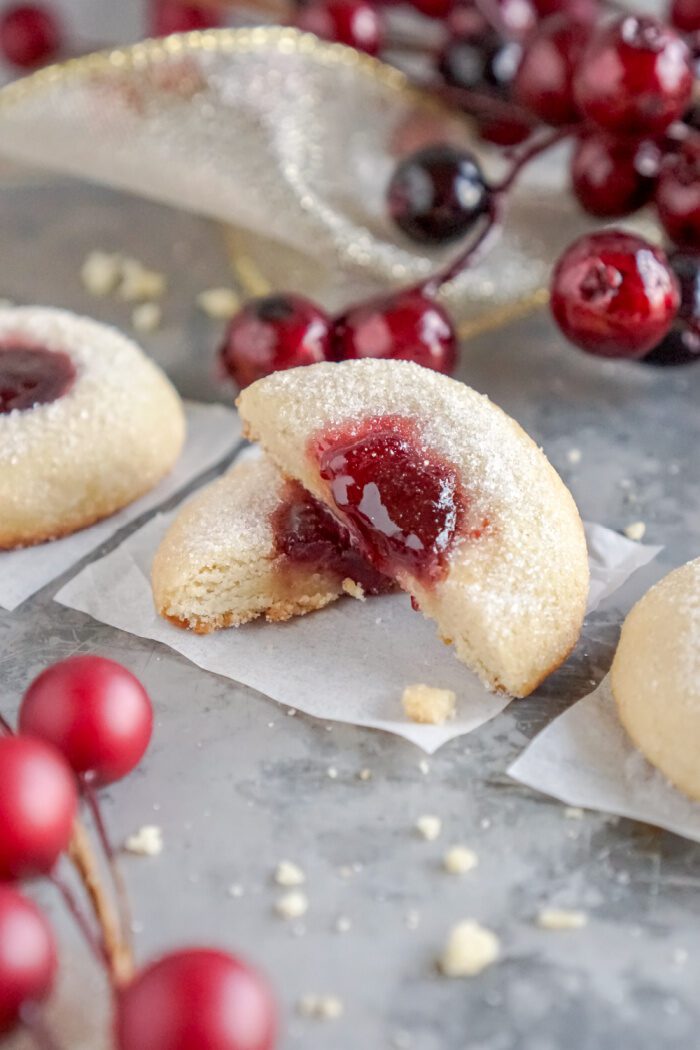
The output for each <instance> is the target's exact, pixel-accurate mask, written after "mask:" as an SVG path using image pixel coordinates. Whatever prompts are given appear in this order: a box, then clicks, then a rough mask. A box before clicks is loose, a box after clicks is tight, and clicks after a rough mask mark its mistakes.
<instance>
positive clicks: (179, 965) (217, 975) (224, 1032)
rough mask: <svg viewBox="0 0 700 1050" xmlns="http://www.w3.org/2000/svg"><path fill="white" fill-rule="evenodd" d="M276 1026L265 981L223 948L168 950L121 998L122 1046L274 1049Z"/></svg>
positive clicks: (130, 1049)
mask: <svg viewBox="0 0 700 1050" xmlns="http://www.w3.org/2000/svg"><path fill="white" fill-rule="evenodd" d="M276 1030H277V1022H276V1011H275V1007H274V1003H273V1000H272V996H271V994H270V992H269V990H268V988H267V985H266V984H265V982H264V981H263V980H262V978H261V977H259V976H258V974H257V973H255V971H254V970H251V969H250V968H249V967H248V966H247V965H246V964H245V963H243V962H241V961H240V960H239V959H236V958H234V957H233V956H230V955H226V954H225V953H224V952H220V951H213V950H207V949H201V948H200V949H193V950H189V951H180V952H175V953H173V954H172V955H166V956H165V957H164V958H162V959H160V960H159V961H158V962H155V963H153V965H151V966H149V967H147V968H146V969H145V970H142V971H141V973H140V974H137V976H136V977H135V978H134V980H133V981H132V982H131V984H129V985H128V986H127V987H126V988H125V989H124V990H123V991H122V992H121V993H120V995H119V999H118V1002H117V1010H116V1024H115V1035H116V1045H117V1050H194V1048H195V1047H196V1050H273V1048H274V1046H275V1041H276Z"/></svg>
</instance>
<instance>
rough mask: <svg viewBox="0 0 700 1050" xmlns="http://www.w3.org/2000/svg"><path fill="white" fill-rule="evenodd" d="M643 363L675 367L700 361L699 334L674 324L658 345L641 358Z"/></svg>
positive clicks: (657, 366) (659, 366) (661, 366)
mask: <svg viewBox="0 0 700 1050" xmlns="http://www.w3.org/2000/svg"><path fill="white" fill-rule="evenodd" d="M641 361H642V364H643V365H652V366H653V367H654V368H668V367H671V368H675V367H677V366H678V365H693V364H697V362H698V361H700V336H698V335H695V333H694V332H691V331H689V330H688V329H687V328H684V327H682V326H681V325H674V326H673V328H672V329H671V331H670V332H669V333H668V335H665V336H664V338H663V339H662V340H661V342H660V343H659V345H658V346H655V347H654V349H653V350H652V351H651V353H649V354H645V356H644V357H643V358H642V359H641Z"/></svg>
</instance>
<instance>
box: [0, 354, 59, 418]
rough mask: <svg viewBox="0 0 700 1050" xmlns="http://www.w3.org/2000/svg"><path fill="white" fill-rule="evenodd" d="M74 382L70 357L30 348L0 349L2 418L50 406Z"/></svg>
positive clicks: (0, 406)
mask: <svg viewBox="0 0 700 1050" xmlns="http://www.w3.org/2000/svg"><path fill="white" fill-rule="evenodd" d="M74 382H75V366H74V364H73V362H72V361H71V359H70V357H69V356H68V354H64V353H62V352H61V351H58V350H56V351H54V350H44V349H41V348H40V347H31V346H0V415H5V414H7V413H9V412H15V411H19V412H23V411H25V410H26V409H29V408H34V407H35V406H36V405H47V404H49V402H51V401H57V400H58V398H60V397H63V396H64V394H67V393H68V391H69V390H70V388H71V387H72V386H73V383H74Z"/></svg>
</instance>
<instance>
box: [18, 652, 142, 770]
mask: <svg viewBox="0 0 700 1050" xmlns="http://www.w3.org/2000/svg"><path fill="white" fill-rule="evenodd" d="M19 726H20V730H21V732H22V733H24V734H27V735H29V736H33V737H40V738H41V739H42V740H46V741H47V742H48V743H50V744H52V745H53V746H54V747H56V748H57V749H58V750H59V751H60V752H61V754H62V755H63V757H64V758H65V759H66V761H67V762H68V764H69V765H70V766H71V768H72V769H73V771H74V772H75V773H76V774H78V775H86V776H89V778H90V780H91V781H92V782H93V783H95V784H98V785H101V784H110V783H112V782H113V781H115V780H120V779H121V778H122V777H124V776H126V774H127V773H130V772H131V770H132V769H134V767H135V766H137V765H138V763H139V762H140V760H141V758H142V757H143V754H144V752H145V750H146V748H147V747H148V743H149V740H150V739H151V731H152V729H153V709H152V706H151V701H150V699H149V696H148V693H147V692H146V690H145V689H144V688H143V686H142V685H141V683H140V682H139V680H138V678H136V677H135V675H133V674H132V673H131V671H128V670H127V669H126V667H122V665H121V664H118V663H116V662H115V661H114V660H107V659H105V658H104V657H101V656H72V657H70V658H69V659H68V660H62V661H61V662H60V663H56V664H53V666H51V667H48V668H47V669H46V670H45V671H43V672H42V673H41V674H40V675H39V677H38V678H36V679H35V680H34V681H33V682H32V684H31V685H30V686H29V688H28V689H27V692H26V693H25V695H24V698H23V700H22V704H21V707H20V710H19Z"/></svg>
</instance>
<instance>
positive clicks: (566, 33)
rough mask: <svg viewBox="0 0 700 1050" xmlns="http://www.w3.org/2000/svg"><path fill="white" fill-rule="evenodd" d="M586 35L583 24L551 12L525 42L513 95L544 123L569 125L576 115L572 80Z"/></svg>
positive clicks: (587, 33)
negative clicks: (551, 14) (550, 15)
mask: <svg viewBox="0 0 700 1050" xmlns="http://www.w3.org/2000/svg"><path fill="white" fill-rule="evenodd" d="M590 34H591V29H590V26H589V25H588V24H587V23H584V22H576V21H574V20H573V19H570V18H567V17H566V16H564V15H554V16H553V17H552V18H546V19H545V20H544V22H542V24H541V25H540V26H539V28H538V29H537V30H536V32H535V33H533V35H532V36H531V37H530V38H529V40H528V41H527V43H526V44H525V50H524V52H523V57H522V61H521V63H520V66H519V68H518V72H517V73H516V76H515V83H514V89H515V97H516V99H517V101H518V102H519V103H520V104H521V105H523V106H525V107H527V109H529V110H531V111H532V112H533V113H535V114H536V115H537V116H538V117H539V118H540V120H544V121H545V122H546V123H547V124H570V123H572V122H573V121H575V120H577V119H578V118H579V116H580V113H579V108H578V105H577V103H576V100H575V98H574V85H573V79H574V72H575V70H576V67H577V65H578V62H579V60H580V58H581V55H582V54H583V50H584V48H585V46H586V44H587V43H588V40H589V38H590Z"/></svg>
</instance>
